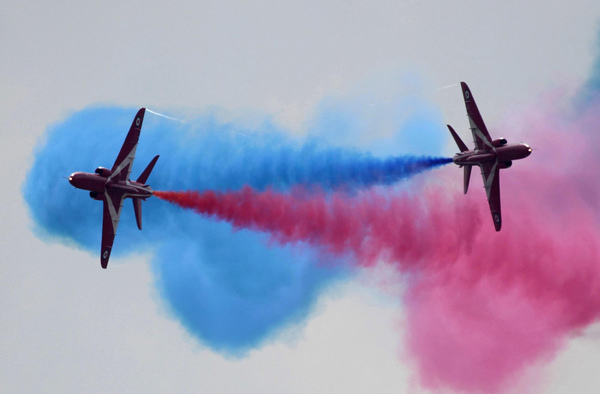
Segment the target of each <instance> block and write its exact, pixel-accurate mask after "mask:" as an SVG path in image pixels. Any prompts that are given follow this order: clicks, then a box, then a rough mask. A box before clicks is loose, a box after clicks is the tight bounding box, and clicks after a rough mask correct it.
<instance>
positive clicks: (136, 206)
mask: <svg viewBox="0 0 600 394" xmlns="http://www.w3.org/2000/svg"><path fill="white" fill-rule="evenodd" d="M131 201H133V211H134V212H135V221H136V222H137V226H138V228H139V229H140V230H141V229H142V200H141V199H140V198H132V199H131Z"/></svg>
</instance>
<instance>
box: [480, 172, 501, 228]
mask: <svg viewBox="0 0 600 394" xmlns="http://www.w3.org/2000/svg"><path fill="white" fill-rule="evenodd" d="M481 175H482V176H483V186H484V187H485V192H486V193H487V199H488V204H489V205H490V211H491V213H492V220H493V221H494V227H495V228H496V231H500V229H501V228H502V212H501V209H500V167H498V162H497V161H496V162H493V163H489V162H488V163H483V164H482V165H481Z"/></svg>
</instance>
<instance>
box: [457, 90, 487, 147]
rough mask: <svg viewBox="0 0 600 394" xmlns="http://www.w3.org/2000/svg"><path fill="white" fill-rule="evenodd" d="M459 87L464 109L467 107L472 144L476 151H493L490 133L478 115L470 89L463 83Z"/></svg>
mask: <svg viewBox="0 0 600 394" xmlns="http://www.w3.org/2000/svg"><path fill="white" fill-rule="evenodd" d="M460 86H461V87H462V91H463V98H464V99H465V107H467V116H468V117H469V125H470V128H471V133H472V134H473V142H474V143H475V147H476V149H477V150H484V151H487V150H493V149H494V146H493V145H492V138H491V137H490V133H488V130H487V127H485V123H484V122H483V118H482V117H481V114H480V113H479V109H478V108H477V104H476V103H475V98H474V97H473V94H472V93H471V89H469V87H468V86H467V84H466V83H464V82H461V83H460Z"/></svg>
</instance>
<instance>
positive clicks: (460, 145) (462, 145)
mask: <svg viewBox="0 0 600 394" xmlns="http://www.w3.org/2000/svg"><path fill="white" fill-rule="evenodd" d="M446 126H448V130H450V134H452V138H454V141H455V142H456V145H458V149H460V151H461V152H466V151H468V150H469V148H467V146H466V145H465V143H464V142H463V141H462V140H461V139H460V137H459V136H458V134H456V131H454V129H453V128H452V126H450V125H446Z"/></svg>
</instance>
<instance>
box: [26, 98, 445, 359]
mask: <svg viewBox="0 0 600 394" xmlns="http://www.w3.org/2000/svg"><path fill="white" fill-rule="evenodd" d="M135 112H136V109H123V108H88V109H84V110H81V111H79V112H76V113H74V114H73V115H71V116H70V117H69V118H67V119H66V120H65V121H63V122H61V123H58V124H55V125H53V126H51V127H50V128H49V130H48V132H47V133H46V135H45V141H44V143H43V144H41V145H40V146H38V147H37V148H36V151H35V161H34V163H33V166H32V168H31V170H30V172H29V174H28V176H27V179H26V180H25V183H24V185H23V194H24V198H25V200H26V202H27V204H28V206H29V208H30V210H31V214H32V217H33V219H34V220H35V222H36V224H37V226H38V227H37V230H38V232H39V233H40V234H45V235H46V236H49V237H52V238H53V239H58V240H62V241H63V242H69V243H71V244H72V243H73V241H74V242H75V243H76V244H77V245H79V246H80V247H82V248H84V249H86V250H89V251H90V252H91V253H93V254H96V253H99V247H100V236H101V217H102V204H101V203H99V202H96V201H93V200H91V199H90V198H89V196H88V194H87V193H86V192H84V191H81V190H75V189H73V188H72V187H71V186H70V185H69V184H68V183H67V181H66V180H64V179H62V177H63V176H67V175H69V174H70V173H72V172H74V171H89V172H92V171H93V170H94V169H95V168H96V167H97V166H104V167H110V166H111V165H112V163H113V161H114V159H115V157H116V154H117V153H118V151H119V148H120V146H121V144H122V142H123V139H124V137H125V134H126V132H127V129H128V127H129V125H130V124H131V120H132V118H133V115H134V114H135ZM333 123H335V122H333ZM333 123H332V122H330V125H332V126H334V125H333ZM432 132H433V133H436V131H432ZM441 133H443V131H441V132H440V134H441ZM441 135H444V137H445V133H444V134H441ZM156 154H160V155H161V158H160V160H159V162H158V163H157V165H156V167H155V169H154V171H153V173H152V175H151V176H150V178H149V184H151V185H152V187H153V188H154V189H156V190H161V189H169V190H173V189H175V190H176V189H199V190H202V189H208V188H210V189H216V190H231V189H238V188H240V187H241V186H243V185H244V184H249V185H251V186H252V187H254V188H257V189H261V188H265V187H267V186H272V187H275V188H278V189H286V188H289V187H290V186H291V185H293V184H296V183H308V184H315V183H317V184H319V185H320V187H322V188H324V189H328V188H335V187H339V186H340V185H341V184H342V183H344V184H349V185H350V186H351V187H365V186H368V185H372V184H376V183H382V182H383V183H392V182H394V181H396V180H397V179H398V178H402V177H407V176H410V175H413V174H415V173H418V172H420V171H422V170H424V169H426V168H429V167H433V166H436V165H441V164H443V163H444V162H445V159H441V158H415V157H396V158H393V157H392V158H389V159H380V158H377V157H374V156H370V155H367V154H364V153H360V152H359V151H357V150H352V149H342V148H325V147H323V146H321V145H320V144H319V143H318V142H317V141H316V139H314V138H313V139H311V140H310V141H308V142H305V143H302V141H300V140H295V139H293V138H291V137H289V136H286V134H285V133H283V132H282V131H281V130H279V129H278V128H276V127H275V126H274V125H272V124H271V123H269V122H265V123H263V124H262V125H261V126H260V127H258V128H257V129H255V130H250V129H246V128H243V127H240V126H237V125H234V124H226V123H223V122H219V121H217V120H216V119H215V117H213V116H204V117H202V118H200V119H198V120H197V121H195V122H193V123H192V124H181V123H178V122H173V121H170V120H167V119H165V118H161V117H157V116H153V115H152V114H150V113H148V114H146V117H145V120H144V126H143V129H142V134H141V137H140V145H139V147H138V150H137V158H136V162H135V163H134V168H133V173H132V177H133V178H135V177H137V175H138V174H139V173H140V172H141V170H142V169H143V168H144V167H145V165H146V164H147V163H148V162H149V161H150V160H151V159H152V157H153V156H154V155H156ZM134 223H135V220H134V215H133V210H132V209H130V208H128V207H125V208H124V210H123V214H122V217H121V225H120V226H119V236H118V237H117V238H116V240H115V245H114V254H113V256H114V257H118V256H119V255H124V254H127V253H131V252H133V251H135V250H154V251H155V255H154V257H153V260H152V267H153V270H154V272H155V276H156V284H157V286H158V288H159V291H160V293H161V295H162V297H163V299H164V300H165V302H166V306H167V307H168V309H169V310H170V311H171V312H172V313H173V314H174V315H175V316H176V317H177V318H178V319H179V320H180V321H181V322H182V323H183V324H184V326H185V327H186V328H187V330H188V331H189V332H190V333H192V334H193V335H195V336H196V337H198V338H199V339H200V340H202V342H204V343H205V344H206V345H207V346H209V347H211V348H213V349H216V350H219V351H222V352H225V353H229V354H233V355H241V354H244V352H246V351H247V350H249V349H251V348H253V347H255V346H257V345H259V344H261V343H263V342H264V341H265V340H266V339H267V338H268V337H269V336H270V335H271V334H272V333H274V332H277V331H278V330H279V329H280V328H281V327H284V326H286V325H288V324H293V323H294V322H299V321H302V320H303V319H305V318H306V317H307V315H308V313H309V311H310V309H311V306H312V305H313V304H314V301H315V300H316V298H317V297H318V295H319V294H320V293H321V292H322V290H323V289H324V288H325V287H327V286H328V285H329V284H330V283H332V282H333V281H336V280H341V279H343V278H345V277H346V276H347V275H348V273H347V272H345V271H344V269H343V268H341V265H335V264H319V260H320V259H322V257H319V256H318V255H317V253H316V251H314V250H312V249H310V248H307V247H302V245H296V246H288V247H273V245H270V244H269V240H268V237H267V236H266V235H264V234H257V233H252V232H248V231H235V232H232V229H231V227H230V225H228V224H226V223H215V222H213V221H209V220H198V219H197V218H195V219H194V220H189V215H188V213H186V212H184V211H182V210H180V209H178V208H177V207H175V206H172V205H170V204H164V203H163V202H161V201H159V200H158V199H149V200H148V201H147V202H146V203H145V204H144V231H143V232H140V231H138V230H137V228H136V226H135V225H134ZM125 240H127V242H125ZM114 257H113V260H112V261H111V264H115V263H116V262H118V261H117V260H115V259H114Z"/></svg>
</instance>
